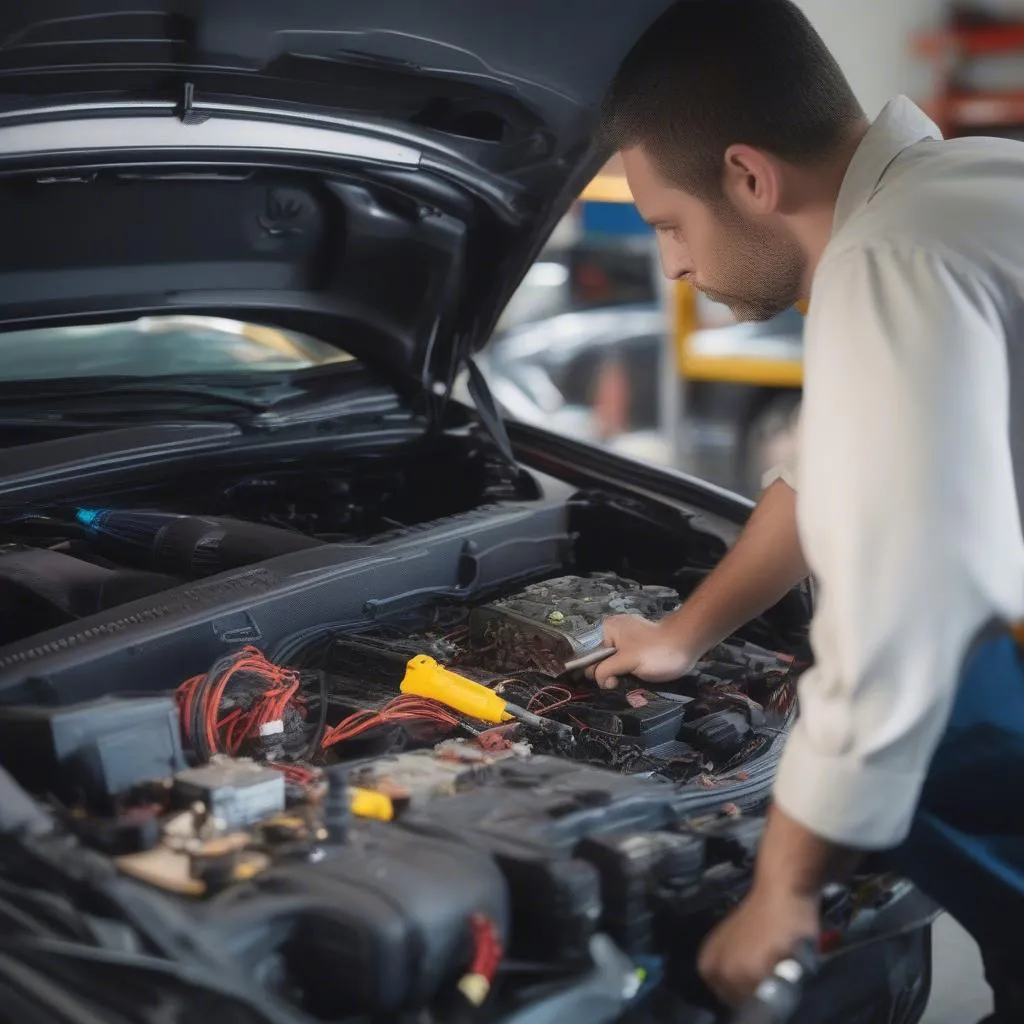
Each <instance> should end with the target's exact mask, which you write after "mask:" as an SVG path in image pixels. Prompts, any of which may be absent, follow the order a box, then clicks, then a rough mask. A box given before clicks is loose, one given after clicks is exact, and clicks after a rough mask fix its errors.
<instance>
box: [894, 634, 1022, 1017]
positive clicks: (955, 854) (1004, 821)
mask: <svg viewBox="0 0 1024 1024" xmlns="http://www.w3.org/2000/svg"><path fill="white" fill-rule="evenodd" d="M886 860H887V861H888V862H889V864H891V865H892V867H894V868H895V869H896V870H897V871H899V872H900V873H901V874H902V875H904V876H905V877H907V878H909V879H910V880H911V881H913V882H914V883H915V884H916V885H917V886H918V887H919V888H920V889H921V890H922V891H923V892H925V893H926V894H927V895H929V896H931V897H932V899H934V900H935V901H936V902H937V903H939V904H941V905H942V906H943V907H944V908H945V909H946V911H947V912H948V913H949V914H950V915H952V917H954V918H955V919H956V920H957V921H959V922H960V924H961V925H962V926H963V927H964V928H965V929H966V930H967V931H968V932H970V933H971V935H972V936H973V937H974V938H975V940H976V941H977V942H978V944H979V946H980V947H981V950H982V955H983V957H984V959H985V967H986V976H987V978H988V980H989V983H990V984H991V985H992V987H993V990H994V991H995V996H996V1010H997V1017H996V1018H993V1019H998V1020H1000V1021H1002V1020H1004V1019H1005V1020H1007V1021H1009V1020H1014V1021H1020V1022H1024V952H1017V950H1018V949H1020V948H1021V946H1022V943H1021V939H1020V929H1021V927H1022V926H1024V656H1022V652H1021V648H1020V647H1019V646H1018V644H1017V643H1016V642H1015V640H1014V639H1013V637H1012V636H1011V635H1010V633H1009V632H1008V631H1007V630H1005V629H990V630H986V632H985V635H984V636H983V637H981V638H980V639H979V640H978V642H977V643H976V644H975V645H974V646H973V648H972V650H971V652H970V653H969V655H968V657H967V658H966V660H965V662H964V666H963V671H962V675H961V682H960V688H959V691H958V694H957V698H956V701H955V704H954V708H953V713H952V715H951V717H950V721H949V725H948V726H947V729H946V732H945V734H944V736H943V738H942V740H941V742H940V743H939V746H938V748H937V750H936V752H935V756H934V758H933V759H932V763H931V767H930V769H929V772H928V776H927V779H926V781H925V785H924V789H923V791H922V794H921V800H920V803H919V805H918V810H917V814H916V816H915V818H914V822H913V825H912V827H911V831H910V834H909V836H908V837H907V839H906V840H905V842H904V843H903V844H902V845H901V846H899V847H898V848H897V849H895V850H893V851H891V852H890V853H889V854H888V855H887V857H886Z"/></svg>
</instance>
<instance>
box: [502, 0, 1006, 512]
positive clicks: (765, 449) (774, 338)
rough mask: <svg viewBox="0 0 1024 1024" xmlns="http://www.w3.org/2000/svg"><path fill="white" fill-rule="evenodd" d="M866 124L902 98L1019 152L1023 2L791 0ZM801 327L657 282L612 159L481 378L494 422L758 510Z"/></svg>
mask: <svg viewBox="0 0 1024 1024" xmlns="http://www.w3.org/2000/svg"><path fill="white" fill-rule="evenodd" d="M798 2H800V4H801V6H802V7H803V8H804V10H805V11H806V13H807V15H808V17H809V18H810V19H811V21H812V22H813V23H814V24H815V26H816V27H817V29H818V31H819V32H820V33H821V34H822V36H823V37H824V39H825V41H826V43H827V44H828V45H829V46H830V47H831V49H832V51H833V53H834V54H835V55H836V57H837V59H838V60H839V62H840V64H841V65H842V67H843V69H844V70H845V72H846V74H847V76H848V78H849V79H850V83H851V85H852V86H853V88H854V90H855V91H856V92H857V94H858V96H859V97H860V100H861V102H862V104H863V105H864V108H865V110H866V112H867V113H868V115H869V116H871V117H874V116H875V115H876V114H877V113H878V112H879V110H880V109H881V108H882V106H883V105H884V104H885V102H886V101H887V100H888V99H890V98H891V97H892V96H895V95H897V94H901V93H902V94H905V95H908V96H910V97H911V98H912V99H913V100H915V101H916V102H917V103H919V104H920V105H921V106H922V107H923V108H924V109H925V110H926V111H927V112H928V113H929V114H930V116H931V117H932V118H934V119H935V121H936V122H937V123H938V125H939V127H940V128H941V129H942V130H943V132H944V133H945V134H946V136H947V137H951V136H955V135H1010V136H1015V137H1020V138H1022V139H1024V0H981V2H978V3H970V4H963V3H955V4H951V3H948V2H947V0H853V2H851V0H798ZM802 332H803V316H802V313H801V312H800V311H798V310H795V309H794V310H790V311H789V312H787V313H786V314H784V315H783V316H781V317H779V318H777V319H776V320H774V321H772V322H770V323H767V324H737V323H735V322H734V320H733V319H732V317H731V315H730V314H729V311H728V310H727V309H725V308H724V307H721V306H718V305H716V304H714V303H712V302H710V301H708V300H707V299H706V298H704V297H703V296H700V295H697V294H696V293H695V292H693V291H692V290H691V289H690V288H689V287H688V286H687V285H685V284H679V283H675V282H669V281H666V280H664V278H662V276H661V273H660V270H659V268H658V264H657V255H656V251H655V243H654V236H653V233H652V232H651V231H650V230H649V229H648V228H647V227H646V225H645V224H644V223H643V222H642V221H641V220H640V218H639V216H638V214H637V213H636V210H635V208H634V207H633V205H632V200H631V196H630V193H629V189H628V187H627V185H626V182H625V179H624V178H623V176H622V173H621V169H620V167H619V166H618V164H617V162H616V161H614V160H613V161H612V162H611V163H609V164H608V165H607V166H606V167H605V168H604V169H603V171H602V172H601V174H600V175H599V176H598V177H597V178H596V179H595V180H594V181H593V182H592V183H591V184H590V186H589V187H588V188H587V189H586V190H585V191H584V192H583V194H582V195H581V196H580V198H579V200H578V201H577V203H576V204H575V206H574V207H573V209H572V211H571V212H570V214H569V215H568V216H567V217H566V218H565V219H564V221H563V222H562V223H561V224H560V225H559V227H558V229H557V230H556V231H555V232H554V234H553V235H552V237H551V239H550V241H549V243H548V245H547V247H546V248H545V250H544V252H543V253H542V255H541V256H540V258H539V259H538V261H537V262H536V264H535V265H534V266H533V267H532V269H531V270H530V272H529V274H528V275H527V276H526V278H525V279H524V280H523V282H522V284H521V286H520V288H519V290H518V292H517V293H516V295H515V296H514V298H513V300H512V302H511V303H510V304H509V306H508V308H507V310H506V311H505V314H504V317H503V318H502V321H501V323H500V324H499V328H498V334H497V337H496V338H495V341H494V343H493V344H491V345H489V346H488V349H487V350H486V362H485V363H484V364H483V365H482V369H483V370H484V372H485V374H486V375H487V377H488V379H489V381H490V383H491V385H492V387H493V389H494V392H495V396H496V398H497V399H498V401H499V402H500V403H501V405H502V407H503V409H504V411H505V412H506V414H507V415H508V416H510V417H512V418H515V419H519V420H522V421H525V422H536V423H543V424H544V425H545V426H546V427H547V428H549V429H555V430H558V431H561V432H564V433H566V434H570V435H572V436H574V437H577V438H581V439H585V440H588V441H591V442H593V443H595V444H599V445H603V446H606V447H608V448H610V449H613V450H616V451H620V452H623V453H628V454H630V455H632V456H634V457H637V458H640V459H644V460H646V461H651V462H655V463H659V464H662V465H671V466H674V467H676V468H678V469H681V470H684V471H686V472H690V473H694V474H696V475H698V476H701V477H703V478H705V479H708V480H710V481H712V482H714V483H716V484H718V485H720V486H722V487H726V488H729V489H730V490H735V491H739V492H740V493H742V494H745V495H747V496H748V497H756V496H757V492H758V490H759V486H760V479H761V476H762V475H763V473H764V472H765V471H766V470H767V469H768V468H770V467H771V466H772V465H774V464H775V463H776V462H778V461H779V460H780V459H781V458H782V457H784V455H785V454H786V452H787V450H788V449H789V448H790V447H791V446H792V444H793V443H794V433H793V426H794V423H795V418H796V414H797V411H798V409H799V404H800V392H801V385H802V380H803V365H802V353H803V338H802Z"/></svg>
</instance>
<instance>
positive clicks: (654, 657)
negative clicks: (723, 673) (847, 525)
mask: <svg viewBox="0 0 1024 1024" xmlns="http://www.w3.org/2000/svg"><path fill="white" fill-rule="evenodd" d="M806 575H807V565H806V563H805V562H804V557H803V553H802V552H801V550H800V539H799V537H798V536H797V527H796V493H795V492H794V490H793V489H792V487H790V486H789V484H788V483H786V482H785V481H784V480H783V479H779V480H776V481H775V483H773V484H772V485H771V486H770V487H769V488H768V489H767V490H766V491H765V493H764V495H763V496H762V498H761V501H760V502H759V503H758V505H757V508H755V509H754V511H753V512H752V513H751V516H750V519H749V521H748V522H747V525H746V527H745V528H744V530H743V532H742V533H741V534H740V537H739V539H738V540H737V541H736V543H735V544H734V545H733V547H732V549H731V550H730V551H729V552H728V553H727V554H726V556H725V557H724V558H723V559H722V560H721V562H719V564H718V565H717V566H716V567H715V569H714V570H713V571H712V572H711V573H709V574H708V576H707V578H706V579H705V580H704V581H703V582H702V583H701V585H700V586H699V587H698V588H697V589H696V590H695V591H694V592H693V594H692V595H691V596H690V598H689V600H688V601H686V603H685V604H684V605H683V606H682V607H681V608H680V609H679V610H678V611H677V612H675V613H674V614H672V615H671V616H669V617H668V618H667V619H665V620H664V621H663V622H661V623H659V624H657V625H651V624H650V623H648V622H646V621H645V620H643V619H641V618H639V617H636V616H626V615H620V616H615V617H614V618H611V619H609V620H608V621H607V622H606V623H605V627H604V642H605V644H606V645H608V646H614V647H616V648H618V653H617V654H615V655H613V656H612V657H610V658H608V659H607V660H606V661H604V662H602V663H601V664H600V665H598V666H596V669H595V670H594V672H593V676H594V678H595V679H596V680H597V681H598V683H599V684H600V685H601V686H605V687H608V686H615V685H616V684H617V682H618V677H619V676H621V675H626V674H627V673H631V674H633V675H636V676H638V677H639V678H641V679H645V680H647V681H648V682H651V683H659V682H667V681H669V680H672V679H678V678H679V676H681V675H684V674H685V673H686V672H688V671H689V670H690V669H691V668H692V667H693V663H694V662H695V661H696V660H697V659H698V658H699V657H700V656H701V655H702V654H704V652H705V651H707V650H708V649H709V648H711V647H713V646H714V645H715V644H717V643H719V642H720V641H721V640H723V639H725V637H727V636H729V635H730V634H731V633H734V632H735V631H736V630H737V629H739V627H740V626H742V625H744V623H746V622H749V621H750V620H751V619H753V618H755V617H756V616H758V615H760V614H761V613H762V612H764V611H765V610H766V609H768V608H770V607H771V606H772V605H774V604H776V603H777V602H778V601H779V600H781V599H782V598H783V597H784V596H785V595H786V594H787V593H788V592H789V591H790V590H791V589H792V588H793V587H795V586H796V585H797V584H798V583H799V582H800V581H801V580H802V579H803V578H804V577H805V576H806Z"/></svg>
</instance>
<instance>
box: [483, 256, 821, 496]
mask: <svg viewBox="0 0 1024 1024" xmlns="http://www.w3.org/2000/svg"><path fill="white" fill-rule="evenodd" d="M537 266H544V267H545V268H547V267H557V266H559V264H556V263H554V262H550V263H549V262H548V261H547V260H545V261H544V262H543V263H542V264H537ZM648 267H649V260H648ZM549 273H550V274H551V277H552V278H553V276H554V274H553V271H548V270H547V269H545V271H544V274H545V275H548V274H549ZM538 276H539V275H538ZM527 282H528V284H527V286H528V287H534V288H536V287H537V286H536V285H533V284H532V282H530V281H529V278H528V279H527ZM547 298H548V299H549V300H552V299H553V296H551V295H550V294H549V295H548V296H547ZM566 301H568V298H567V297H566ZM524 306H525V304H524ZM552 306H555V302H554V301H549V303H548V308H551V307H552ZM517 308H524V307H517ZM802 332H803V320H802V317H801V316H800V314H799V313H798V312H797V311H796V310H791V311H788V312H787V313H785V314H783V315H782V316H780V317H778V318H776V319H774V320H772V321H769V322H768V323H758V324H736V323H727V324H725V325H723V326H717V327H705V328H703V329H701V330H699V331H695V332H694V333H693V334H691V335H690V336H689V337H688V339H687V357H688V360H689V365H690V366H691V367H700V368H701V370H702V373H701V375H698V374H696V373H695V374H694V377H695V378H697V379H690V378H689V377H686V378H684V379H683V380H682V381H681V382H680V397H681V406H680V408H681V413H682V417H681V422H680V423H679V428H678V430H679V438H678V441H677V444H678V447H679V450H680V451H681V452H682V465H683V466H684V467H685V468H686V469H688V470H689V471H691V472H695V473H697V474H698V475H700V476H702V477H705V478H707V479H710V480H713V481H714V482H715V483H717V484H718V485H720V486H723V487H727V488H730V489H732V490H736V491H738V492H739V493H741V494H744V495H746V496H748V497H756V495H757V494H759V493H760V489H761V485H760V482H761V479H762V477H763V475H764V473H765V472H766V471H767V470H768V469H770V468H771V467H772V466H773V465H777V464H778V463H779V462H781V461H783V460H785V459H786V458H788V457H789V455H790V454H791V453H792V450H793V447H794V446H795V443H796V433H795V428H796V422H797V416H798V411H799V401H800V391H799V388H796V387H785V386H782V387H780V386H777V385H776V384H774V383H771V382H764V383H760V384H757V385H751V383H750V382H749V381H748V380H745V381H743V382H736V381H733V380H729V379H714V378H713V377H712V374H715V375H717V376H718V377H719V378H721V377H723V376H725V377H726V378H727V371H726V370H725V369H723V367H726V368H727V367H735V366H741V367H745V369H744V372H745V373H747V374H748V376H749V373H750V369H749V366H750V364H751V363H755V362H756V364H757V366H758V367H764V366H771V365H774V364H782V365H786V366H788V365H792V364H793V363H797V364H799V361H800V359H801V357H802V349H803V336H802ZM671 343H672V339H671V338H670V337H668V334H667V317H666V314H665V311H664V308H663V307H662V306H660V305H658V304H655V303H651V302H648V303H638V304H634V303H624V304H608V305H603V306H598V307H591V308H585V307H584V308H577V309H572V310H570V311H563V312H555V313H554V314H552V315H548V316H540V317H537V318H529V317H527V316H525V315H521V316H519V317H517V318H516V322H514V323H513V324H512V325H511V326H508V327H506V328H505V329H504V330H501V329H500V328H499V330H498V331H497V332H496V334H495V337H494V339H493V340H492V343H491V344H490V346H489V347H488V349H487V351H486V352H485V353H483V354H481V357H480V365H481V368H482V369H483V370H484V372H485V373H487V375H488V379H489V381H490V385H491V389H492V391H493V392H494V395H495V398H496V399H497V400H498V401H499V402H500V403H501V406H502V408H503V409H504V410H505V412H506V413H507V414H508V415H509V416H510V417H512V418H514V419H518V420H520V421H521V422H524V423H532V424H536V425H544V426H545V427H546V428H547V429H550V430H553V431H556V432H559V433H565V434H567V435H568V436H571V437H576V438H579V439H581V440H586V441H589V442H593V443H601V444H604V445H606V446H608V447H610V448H611V449H612V450H616V451H622V452H628V453H631V454H634V455H637V456H639V457H641V458H644V459H645V460H647V461H652V462H657V463H662V464H664V463H665V462H666V461H668V460H670V459H671V457H672V456H671V452H672V445H671V444H670V443H669V439H667V438H666V437H665V432H664V428H663V426H662V418H661V414H660V403H661V401H662V399H661V381H660V377H661V375H662V374H663V372H664V369H663V368H664V365H665V362H664V359H663V350H664V347H665V346H666V345H667V344H671ZM701 376H702V377H703V379H701Z"/></svg>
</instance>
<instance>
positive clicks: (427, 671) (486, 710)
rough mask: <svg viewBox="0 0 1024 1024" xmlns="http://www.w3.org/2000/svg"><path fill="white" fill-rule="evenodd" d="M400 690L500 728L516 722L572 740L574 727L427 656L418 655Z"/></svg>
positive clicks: (407, 666)
mask: <svg viewBox="0 0 1024 1024" xmlns="http://www.w3.org/2000/svg"><path fill="white" fill-rule="evenodd" d="M401 689H402V693H411V694H415V695H416V696H417V697H429V698H430V699H431V700H436V701H438V702H439V703H441V704H444V705H445V706H446V707H450V708H454V709H455V710H456V711H460V712H462V714H464V715H468V716H469V717H470V718H476V719H478V720H479V721H481V722H492V723H493V724H495V725H499V724H500V723H502V722H510V721H512V719H514V718H516V719H518V720H519V721H520V722H523V723H524V724H525V725H529V726H531V727H532V728H534V729H540V730H541V731H542V732H549V733H554V734H555V735H558V736H562V737H563V738H566V739H568V738H570V737H571V736H572V728H571V726H568V725H566V724H565V723H563V722H556V721H553V720H552V719H550V718H541V716H540V715H535V714H534V713H533V712H532V711H527V710H526V709H525V708H521V707H519V706H518V705H516V704H510V703H509V702H508V701H506V700H502V699H501V697H499V696H498V695H497V694H496V693H495V692H494V691H493V690H489V689H488V688H487V687H486V686H484V685H483V683H478V682H476V681H474V680H472V679H467V678H466V677H465V676H460V675H459V674H458V673H457V672H452V670H451V669H448V668H445V667H444V666H443V665H439V664H438V663H437V662H436V661H435V660H434V659H433V658H431V657H430V656H429V655H426V654H419V655H417V656H416V657H415V658H413V659H412V661H410V662H409V663H408V665H406V667H405V678H404V679H403V680H402V687H401Z"/></svg>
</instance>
